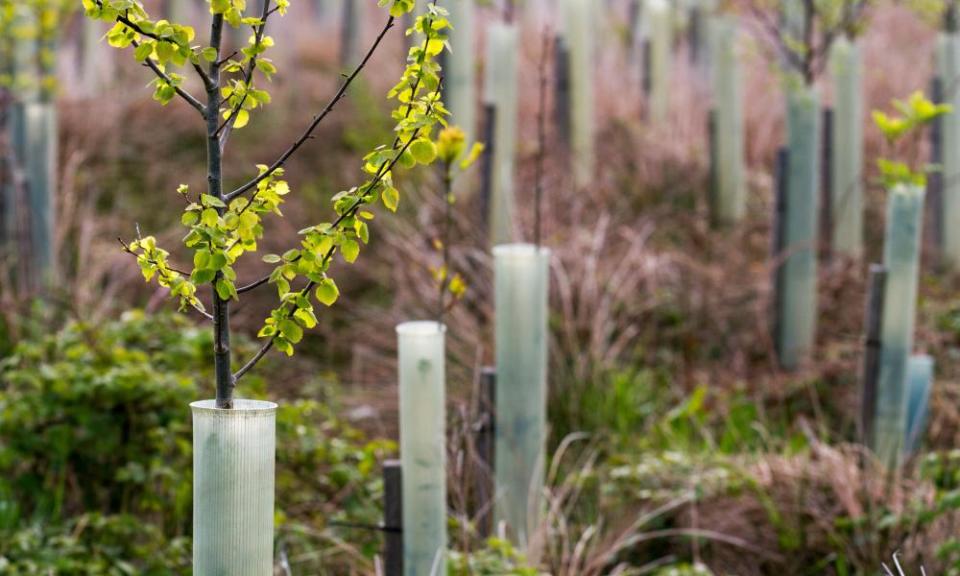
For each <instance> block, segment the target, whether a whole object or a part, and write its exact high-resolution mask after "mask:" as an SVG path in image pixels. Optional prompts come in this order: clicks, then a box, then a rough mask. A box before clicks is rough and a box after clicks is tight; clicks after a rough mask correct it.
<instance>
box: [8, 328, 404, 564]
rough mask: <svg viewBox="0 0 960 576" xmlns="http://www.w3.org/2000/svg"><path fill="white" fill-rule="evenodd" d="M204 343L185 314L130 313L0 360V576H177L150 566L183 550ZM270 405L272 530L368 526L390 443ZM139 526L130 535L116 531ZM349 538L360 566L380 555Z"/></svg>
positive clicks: (308, 406)
mask: <svg viewBox="0 0 960 576" xmlns="http://www.w3.org/2000/svg"><path fill="white" fill-rule="evenodd" d="M212 346H213V341H212V337H211V335H210V333H209V331H208V330H202V329H199V328H196V327H195V326H194V325H193V324H191V323H190V322H189V321H188V320H186V319H185V318H184V317H182V316H179V315H172V314H166V315H160V316H149V315H146V314H144V313H142V312H128V313H126V314H124V315H123V316H122V317H121V318H120V319H119V320H117V321H113V322H106V323H103V324H101V325H97V326H92V325H86V324H83V323H73V324H71V325H69V326H67V327H66V328H64V329H63V330H61V331H60V332H58V333H55V334H49V335H43V336H39V337H32V338H27V339H25V340H23V341H21V342H20V343H19V344H18V345H17V346H16V348H15V350H14V352H13V354H12V355H11V356H10V357H8V358H6V359H4V360H3V361H2V362H0V565H3V563H4V562H6V563H7V568H6V570H7V571H4V570H2V569H0V573H4V574H6V573H8V572H9V573H13V574H20V573H23V574H47V573H50V572H51V570H52V571H53V573H56V574H90V575H94V574H96V575H100V574H111V575H112V574H167V573H169V574H183V573H185V572H184V569H183V568H182V567H181V566H180V565H178V564H176V563H175V562H174V564H172V565H167V564H162V563H161V564H157V565H156V566H155V564H154V563H155V562H160V560H157V559H156V558H155V556H158V555H159V556H176V554H172V553H171V554H167V553H163V554H161V553H160V551H161V550H167V549H174V548H175V549H179V548H180V547H183V548H185V549H186V550H187V554H188V552H189V534H190V529H191V510H192V499H191V497H192V477H191V468H192V450H191V424H190V410H189V408H188V404H189V403H190V402H191V401H193V400H196V399H197V398H199V397H201V396H203V395H204V391H206V390H209V385H208V384H209V381H210V378H211V377H212V376H211V375H210V373H209V368H208V366H209V363H208V362H206V355H207V353H208V352H209V350H210V348H211V347H212ZM238 346H240V347H242V346H243V344H242V343H238ZM245 384H246V386H247V391H248V392H250V390H251V387H254V388H255V387H256V381H255V380H254V379H251V380H248V381H247V382H245ZM327 396H329V395H328V394H327V395H325V397H327ZM331 403H333V404H332V405H331ZM280 405H281V407H280V410H279V411H278V415H277V508H278V517H277V518H278V530H280V532H281V534H283V531H284V529H285V526H287V525H294V524H295V525H300V526H306V527H308V528H310V529H311V530H314V531H321V530H324V529H326V528H327V522H328V520H329V519H331V518H332V519H340V520H344V521H351V522H358V521H359V522H365V523H375V522H376V521H377V520H378V519H379V516H380V506H379V503H380V500H381V494H382V486H381V480H380V469H379V465H378V463H379V462H381V461H382V460H383V459H384V458H386V457H387V456H388V455H389V454H390V453H391V452H392V451H394V450H395V447H394V445H393V443H392V442H388V441H382V440H380V441H372V442H370V441H368V440H367V439H366V438H365V437H364V435H363V434H362V433H361V432H360V431H358V430H356V429H354V428H352V427H351V426H350V425H349V424H347V423H346V422H344V421H343V420H342V419H341V418H340V417H338V416H337V414H338V407H337V406H336V405H335V400H334V399H330V398H326V399H325V401H324V402H318V401H314V400H300V401H296V402H292V403H284V402H282V401H281V403H280ZM136 527H139V530H140V532H138V537H137V538H127V537H124V536H123V534H124V531H125V530H128V529H129V530H133V529H134V528H136ZM352 536H354V535H353V534H351V537H352ZM351 539H352V540H353V541H354V544H355V545H357V546H358V548H359V549H361V550H362V553H363V554H364V555H366V556H368V557H370V556H372V555H373V554H374V553H375V552H376V551H377V549H378V546H379V538H378V535H377V534H360V535H359V536H358V537H357V538H351ZM111 542H115V543H116V545H113V544H111ZM309 545H310V546H311V547H312V549H311V551H315V550H316V549H317V548H318V547H321V546H330V545H331V544H330V540H329V539H321V540H319V541H315V542H311V543H310V544H309ZM43 562H48V564H44V563H43ZM188 565H189V562H187V563H186V564H184V566H188ZM171 566H175V567H176V569H174V568H171ZM33 567H37V568H36V570H34V569H33ZM54 568H55V569H54ZM18 570H19V572H18ZM164 570H167V571H164ZM171 570H172V571H171ZM308 573H309V571H308Z"/></svg>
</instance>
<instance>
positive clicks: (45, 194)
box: [4, 99, 57, 287]
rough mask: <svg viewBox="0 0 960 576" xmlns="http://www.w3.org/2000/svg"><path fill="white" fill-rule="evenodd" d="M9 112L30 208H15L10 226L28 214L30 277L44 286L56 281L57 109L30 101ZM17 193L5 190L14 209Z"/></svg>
mask: <svg viewBox="0 0 960 576" xmlns="http://www.w3.org/2000/svg"><path fill="white" fill-rule="evenodd" d="M10 110H11V113H10V136H11V144H12V146H13V149H14V151H15V153H16V154H17V157H19V158H22V159H23V171H24V175H25V176H26V181H27V186H26V192H27V195H26V196H27V197H26V204H27V205H26V206H24V207H22V208H14V209H12V210H11V211H10V214H8V215H7V218H9V220H8V222H9V225H10V226H15V220H14V218H13V217H14V215H15V214H16V213H18V212H20V211H21V210H22V211H24V212H25V213H26V214H27V217H28V218H29V230H30V245H31V258H30V264H31V267H30V269H31V276H32V277H33V279H34V280H35V281H36V282H39V283H41V284H42V283H45V282H48V281H51V280H52V279H53V277H54V267H55V262H56V258H55V255H54V246H53V234H54V230H55V229H56V222H55V218H56V216H55V215H56V210H55V205H54V201H55V199H56V185H57V178H56V173H57V172H56V170H57V108H56V105H55V104H54V103H52V102H44V101H41V100H35V99H31V100H27V101H20V102H15V103H14V104H13V106H11V107H10ZM14 192H15V190H14V188H13V187H12V186H5V187H4V194H6V195H7V198H8V199H9V201H10V206H11V207H16V206H17V205H18V204H19V203H20V199H19V198H18V197H17V195H16V194H15V193H14ZM8 229H9V230H13V229H15V228H13V227H11V228H8ZM38 287H39V286H38Z"/></svg>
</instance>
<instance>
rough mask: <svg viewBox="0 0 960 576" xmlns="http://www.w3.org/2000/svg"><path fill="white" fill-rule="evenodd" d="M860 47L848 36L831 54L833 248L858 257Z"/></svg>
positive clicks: (860, 221) (860, 231) (860, 214)
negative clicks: (832, 100)
mask: <svg viewBox="0 0 960 576" xmlns="http://www.w3.org/2000/svg"><path fill="white" fill-rule="evenodd" d="M861 69H862V66H861V63H860V46H859V45H858V44H857V43H855V42H851V41H850V40H847V39H846V38H845V37H841V38H839V39H837V41H836V42H834V44H833V49H832V51H831V53H830V71H831V74H832V75H833V93H834V102H833V142H832V146H831V150H832V152H833V162H832V170H831V174H830V182H831V184H830V188H831V190H832V191H833V194H832V196H833V199H832V200H833V207H832V210H831V213H832V216H833V230H832V232H831V242H832V244H833V249H834V250H835V251H836V252H838V253H841V254H847V255H849V256H853V257H859V256H860V255H861V254H862V253H863V183H862V177H863V88H862V86H861V76H862V72H861Z"/></svg>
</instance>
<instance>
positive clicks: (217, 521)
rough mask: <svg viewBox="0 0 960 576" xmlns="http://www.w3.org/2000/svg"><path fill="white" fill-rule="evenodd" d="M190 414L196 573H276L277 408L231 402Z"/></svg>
mask: <svg viewBox="0 0 960 576" xmlns="http://www.w3.org/2000/svg"><path fill="white" fill-rule="evenodd" d="M190 408H191V409H192V411H193V573H194V574H198V575H199V574H204V575H205V576H271V575H272V574H273V496H274V460H275V453H276V422H277V418H276V416H277V405H276V404H274V403H273V402H263V401H257V400H235V401H234V408H233V409H231V410H223V409H218V408H216V401H214V400H204V401H201V402H194V403H193V404H191V405H190Z"/></svg>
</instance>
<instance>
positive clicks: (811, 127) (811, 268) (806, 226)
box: [779, 88, 820, 370]
mask: <svg viewBox="0 0 960 576" xmlns="http://www.w3.org/2000/svg"><path fill="white" fill-rule="evenodd" d="M787 142H788V146H789V150H790V162H789V169H788V171H787V211H786V224H785V227H784V252H783V256H784V260H783V264H782V266H783V278H784V281H783V294H782V296H783V298H782V299H781V303H780V306H781V308H780V350H779V355H780V364H781V365H782V366H783V367H784V368H786V369H788V370H792V369H794V368H796V367H797V366H799V365H800V363H801V362H802V361H803V360H804V359H805V358H806V357H807V356H808V355H809V353H810V351H811V350H812V349H813V344H814V339H815V337H816V328H817V250H816V248H817V213H818V206H819V193H818V190H819V186H818V183H819V175H820V171H819V166H820V161H819V158H820V99H819V98H818V97H817V94H816V92H815V91H814V89H812V88H795V89H789V88H788V92H787Z"/></svg>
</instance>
